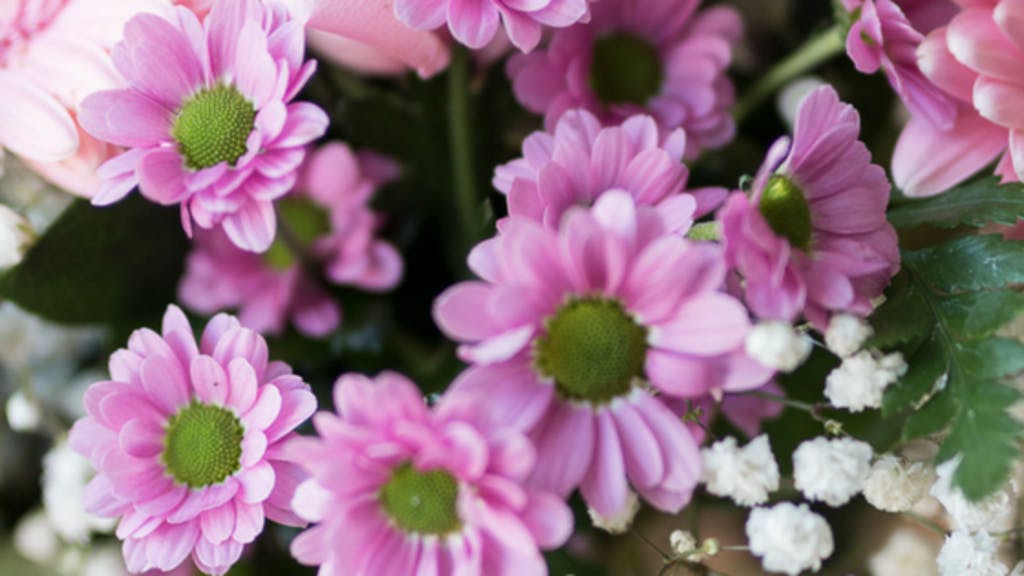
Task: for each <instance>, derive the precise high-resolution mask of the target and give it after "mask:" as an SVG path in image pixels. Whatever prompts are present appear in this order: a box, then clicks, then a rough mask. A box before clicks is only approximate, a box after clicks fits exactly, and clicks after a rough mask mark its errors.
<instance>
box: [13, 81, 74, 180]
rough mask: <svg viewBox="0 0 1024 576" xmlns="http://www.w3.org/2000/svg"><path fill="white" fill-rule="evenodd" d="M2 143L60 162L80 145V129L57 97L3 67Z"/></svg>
mask: <svg viewBox="0 0 1024 576" xmlns="http://www.w3.org/2000/svg"><path fill="white" fill-rule="evenodd" d="M0 145H2V146H3V147H5V148H7V149H9V150H10V151H12V152H14V153H15V154H19V155H22V156H26V157H28V158H32V159H34V160H39V161H42V162H56V161H58V160H63V159H65V158H68V157H70V156H71V155H73V154H74V153H75V150H77V149H78V130H77V129H76V128H75V123H74V121H73V120H72V119H71V115H70V114H69V113H68V111H67V110H66V109H64V108H63V107H61V106H60V104H59V103H58V102H57V101H56V99H54V98H53V97H52V96H50V95H48V94H47V93H45V92H43V91H42V90H40V89H39V88H38V87H36V86H35V85H33V84H31V83H29V82H27V81H26V80H24V79H22V78H21V77H20V76H18V75H16V74H13V73H11V72H8V71H7V70H0Z"/></svg>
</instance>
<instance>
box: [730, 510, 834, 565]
mask: <svg viewBox="0 0 1024 576" xmlns="http://www.w3.org/2000/svg"><path fill="white" fill-rule="evenodd" d="M746 531H747V539H748V540H749V541H750V551H751V553H753V554H754V555H755V556H758V557H760V558H761V564H762V565H763V566H764V569H765V570H767V571H769V572H783V573H786V574H789V575H790V576H796V575H797V574H800V573H801V572H803V571H804V570H811V571H814V572H817V571H818V570H819V569H820V568H821V561H822V560H824V559H825V558H828V557H829V556H831V555H832V548H833V541H832V529H831V528H829V525H828V523H827V522H825V519H824V518H822V517H821V516H819V515H818V514H815V513H814V512H811V510H810V509H809V508H808V507H807V505H806V504H800V505H799V506H797V505H795V504H792V503H791V502H781V503H779V504H776V505H775V506H773V507H771V508H754V509H753V510H752V511H751V512H750V517H748V518H747V526H746Z"/></svg>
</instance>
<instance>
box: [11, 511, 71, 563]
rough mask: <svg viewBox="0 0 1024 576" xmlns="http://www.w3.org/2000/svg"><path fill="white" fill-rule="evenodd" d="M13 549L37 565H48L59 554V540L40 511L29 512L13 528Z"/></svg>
mask: <svg viewBox="0 0 1024 576" xmlns="http://www.w3.org/2000/svg"><path fill="white" fill-rule="evenodd" d="M14 548H15V549H16V550H17V551H18V553H19V554H21V555H22V556H24V557H25V558H27V559H29V560H31V561H33V562H36V563H38V564H49V563H51V562H54V561H56V560H57V555H58V554H60V539H59V538H58V537H57V533H56V532H54V531H53V526H51V525H50V521H49V520H47V519H46V515H45V514H43V512H42V511H41V510H39V511H35V512H30V513H29V514H28V515H26V516H25V517H24V518H22V519H21V521H19V522H18V525H17V526H16V527H15V528H14Z"/></svg>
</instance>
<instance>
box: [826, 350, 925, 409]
mask: <svg viewBox="0 0 1024 576" xmlns="http://www.w3.org/2000/svg"><path fill="white" fill-rule="evenodd" d="M906 372H907V363H906V362H905V361H904V360H903V355H902V354H900V353H898V352H896V353H893V354H889V355H886V356H882V355H880V354H878V353H876V352H873V351H870V350H863V351H861V352H858V353H856V354H854V355H853V356H850V357H849V358H846V359H844V360H843V363H842V364H840V365H839V367H838V368H836V369H835V370H833V371H832V372H830V373H829V375H828V377H827V378H826V379H825V397H826V398H828V400H829V402H830V403H831V404H832V405H833V406H835V407H836V408H846V409H847V410H849V411H850V412H860V411H861V410H864V409H865V408H880V407H881V406H882V397H883V395H884V393H885V389H886V388H887V387H889V385H891V384H894V383H896V382H898V381H899V379H900V378H902V377H903V375H904V374H906Z"/></svg>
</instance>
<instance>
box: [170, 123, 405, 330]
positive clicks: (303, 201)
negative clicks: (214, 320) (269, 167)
mask: <svg viewBox="0 0 1024 576" xmlns="http://www.w3.org/2000/svg"><path fill="white" fill-rule="evenodd" d="M397 173H398V168H397V166H395V165H394V164H393V163H392V162H390V161H389V160H386V159H384V158H382V157H380V156H377V155H375V154H372V153H368V152H364V153H361V154H358V155H357V154H355V153H353V152H352V150H350V149H349V148H348V146H346V145H344V144H341V143H338V142H335V143H331V144H327V145H325V146H322V147H321V148H320V149H318V150H317V151H315V152H314V153H313V154H312V155H310V157H309V160H308V161H307V162H306V164H305V166H304V169H303V171H302V176H301V178H300V180H299V185H298V186H297V188H296V192H295V193H293V194H291V195H289V196H288V197H287V198H284V199H282V200H281V201H279V202H278V203H277V210H278V217H279V218H280V219H281V221H282V225H283V226H285V227H286V228H287V229H288V230H289V234H290V237H289V238H287V239H285V238H283V237H281V236H279V237H278V238H277V240H275V241H274V244H273V245H271V247H270V250H268V251H267V252H266V253H264V254H253V253H251V252H246V251H244V250H241V249H239V248H238V247H236V246H235V245H234V244H232V243H231V242H230V241H229V240H228V238H227V236H226V235H224V233H223V232H220V231H212V232H200V233H199V234H198V235H197V236H196V242H195V246H194V248H193V250H192V253H191V254H190V255H189V257H188V261H187V270H186V272H185V276H184V278H182V281H181V285H180V287H179V295H180V297H181V301H182V302H183V303H184V304H185V305H186V306H188V307H189V308H192V309H194V310H196V311H198V312H202V313H204V314H210V313H213V312H216V311H218V310H224V309H227V308H238V309H239V319H240V320H241V321H242V323H243V324H244V325H246V326H248V327H250V328H252V329H253V330H256V331H258V332H261V333H264V334H277V333H280V332H281V331H282V330H283V329H284V327H285V324H286V323H287V322H288V321H289V319H290V320H291V321H292V323H294V325H295V326H296V328H298V330H299V331H300V332H302V333H304V334H306V335H308V336H313V337H320V336H324V335H326V334H328V333H330V332H331V331H332V330H334V329H336V328H337V327H338V324H339V323H340V321H341V309H340V308H339V307H338V304H337V302H336V301H335V300H334V299H333V298H332V297H331V296H330V295H329V294H327V293H326V292H325V291H324V289H323V288H322V287H321V285H320V279H319V278H316V277H313V276H310V274H309V273H308V270H307V269H306V266H308V265H309V264H311V263H315V264H323V265H324V268H325V276H326V277H327V279H328V280H330V281H331V282H334V283H336V284H339V285H350V286H355V287H358V288H362V289H365V290H372V291H381V290H387V289H390V288H393V287H394V286H395V284H397V283H398V280H399V279H400V278H401V276H402V257H401V255H400V254H399V253H398V251H397V250H395V248H394V246H392V245H391V244H389V243H387V242H385V241H383V240H380V239H378V238H377V236H376V228H377V220H378V218H377V215H376V214H374V213H373V212H372V211H371V210H370V208H369V207H368V206H367V202H369V200H370V197H371V196H372V195H373V192H374V191H375V190H376V189H377V187H378V186H380V185H381V184H384V183H386V182H387V181H390V180H392V179H393V178H394V177H396V176H397ZM289 242H292V243H294V242H298V243H299V244H300V246H297V247H296V246H291V245H289ZM296 249H302V250H303V251H305V252H306V257H307V258H309V259H310V262H302V261H301V259H299V258H296V257H295V255H294V250H296Z"/></svg>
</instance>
